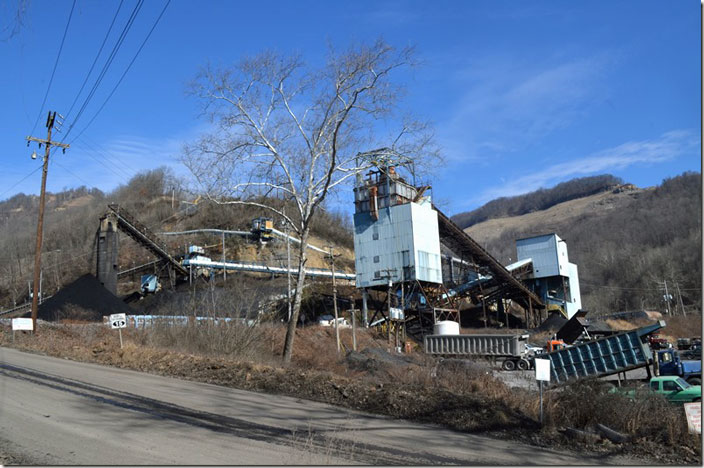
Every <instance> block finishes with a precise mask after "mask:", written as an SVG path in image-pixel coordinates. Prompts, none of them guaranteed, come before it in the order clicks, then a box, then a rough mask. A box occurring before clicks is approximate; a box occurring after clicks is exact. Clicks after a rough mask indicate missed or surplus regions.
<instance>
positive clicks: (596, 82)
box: [439, 54, 611, 161]
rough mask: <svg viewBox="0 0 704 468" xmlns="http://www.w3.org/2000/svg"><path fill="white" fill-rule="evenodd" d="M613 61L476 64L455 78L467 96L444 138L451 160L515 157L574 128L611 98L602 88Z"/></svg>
mask: <svg viewBox="0 0 704 468" xmlns="http://www.w3.org/2000/svg"><path fill="white" fill-rule="evenodd" d="M610 60H611V56H610V55H608V54H604V55H600V56H594V57H587V58H578V59H573V58H572V59H569V60H555V59H553V60H547V61H545V62H544V63H543V64H542V65H539V66H536V64H534V63H530V62H529V61H528V60H526V59H521V58H516V57H499V58H496V57H491V58H478V59H471V60H470V62H469V63H470V65H469V67H466V68H464V69H462V70H460V71H458V72H457V73H456V75H455V77H454V79H455V82H456V83H457V84H458V85H459V86H462V87H463V88H465V89H466V91H465V92H464V94H463V95H462V96H461V97H460V99H458V104H457V105H456V106H455V109H454V111H453V112H451V116H450V118H449V119H448V120H447V121H446V122H444V123H443V124H442V125H441V130H440V132H439V135H440V139H441V142H442V144H443V147H445V148H446V149H447V150H448V155H447V156H448V159H449V160H451V161H467V160H477V159H480V158H482V159H486V157H487V156H492V155H496V154H501V153H508V152H513V151H516V150H518V149H521V148H523V147H525V146H526V145H529V144H531V143H533V142H535V141H538V140H540V139H541V138H543V137H545V136H546V135H548V134H550V133H552V132H554V131H556V130H559V129H561V128H565V127H567V126H569V125H570V124H572V123H573V122H575V121H576V120H577V119H579V117H581V116H583V115H585V114H586V113H587V112H588V111H589V108H590V106H591V105H593V104H594V103H595V102H598V101H599V100H603V99H605V98H606V96H605V92H604V90H603V87H601V86H600V83H601V82H602V78H603V75H604V73H605V69H606V65H607V64H608V63H609V61H610Z"/></svg>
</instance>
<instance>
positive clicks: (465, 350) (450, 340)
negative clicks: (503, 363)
mask: <svg viewBox="0 0 704 468" xmlns="http://www.w3.org/2000/svg"><path fill="white" fill-rule="evenodd" d="M423 345H424V348H425V352H426V353H428V354H454V355H462V356H494V357H506V356H520V355H521V354H523V352H524V351H525V344H524V343H522V342H521V340H520V336H519V335H426V336H425V337H424V338H423Z"/></svg>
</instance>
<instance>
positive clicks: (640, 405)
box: [544, 382, 692, 445]
mask: <svg viewBox="0 0 704 468" xmlns="http://www.w3.org/2000/svg"><path fill="white" fill-rule="evenodd" d="M607 389H608V387H605V386H604V385H603V383H599V382H580V383H575V384H573V385H568V386H566V387H564V388H562V389H559V391H557V392H555V393H553V394H549V395H547V396H546V405H545V413H544V414H545V418H546V424H547V425H548V426H564V425H565V424H569V425H570V426H572V427H575V428H589V427H591V426H594V425H595V424H597V423H600V424H604V425H606V426H608V427H610V428H612V429H614V430H617V431H621V432H624V433H627V434H630V435H632V436H636V437H644V438H648V439H651V440H657V441H659V442H661V443H665V444H667V445H675V444H679V443H687V441H692V437H691V436H690V435H689V434H688V431H687V423H686V420H685V418H684V412H683V410H682V407H681V405H673V404H672V403H669V402H668V401H667V400H666V399H665V398H664V397H663V396H661V395H658V394H655V393H653V392H651V391H649V390H648V389H647V388H642V389H638V390H637V391H636V395H635V398H629V397H626V396H625V395H622V394H620V393H609V392H608V391H607Z"/></svg>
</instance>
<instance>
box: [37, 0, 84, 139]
mask: <svg viewBox="0 0 704 468" xmlns="http://www.w3.org/2000/svg"><path fill="white" fill-rule="evenodd" d="M75 7H76V0H73V4H72V5H71V12H70V13H69V15H68V21H66V28H65V29H64V37H63V38H62V39H61V45H60V46H59V53H58V54H57V55H56V62H54V69H53V70H52V71H51V78H50V79H49V85H48V86H47V87H46V93H44V99H43V100H42V105H41V106H39V113H38V114H37V118H36V120H35V121H34V126H33V127H32V131H31V132H29V134H30V135H31V134H33V133H34V130H35V129H36V128H37V124H38V123H39V118H40V117H41V116H42V112H43V110H44V104H46V98H47V97H48V96H49V90H50V89H51V83H52V82H53V81H54V75H55V74H56V67H57V66H58V65H59V59H60V58H61V51H62V50H63V48H64V41H65V40H66V33H68V26H69V25H70V24H71V17H73V9H74V8H75Z"/></svg>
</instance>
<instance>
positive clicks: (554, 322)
mask: <svg viewBox="0 0 704 468" xmlns="http://www.w3.org/2000/svg"><path fill="white" fill-rule="evenodd" d="M566 323H567V319H566V318H565V317H564V316H563V315H562V314H561V313H560V312H550V315H548V318H546V319H545V321H544V322H543V323H541V324H540V326H538V327H537V328H534V331H557V330H559V329H560V328H562V327H563V326H564V325H565V324H566Z"/></svg>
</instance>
